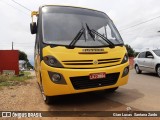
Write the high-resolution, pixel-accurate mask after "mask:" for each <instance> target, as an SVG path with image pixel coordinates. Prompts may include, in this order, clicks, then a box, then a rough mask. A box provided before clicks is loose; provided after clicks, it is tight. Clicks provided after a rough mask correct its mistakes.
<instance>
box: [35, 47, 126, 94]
mask: <svg viewBox="0 0 160 120" xmlns="http://www.w3.org/2000/svg"><path fill="white" fill-rule="evenodd" d="M82 49H83V48H74V49H67V48H66V47H62V46H58V47H54V48H51V47H50V46H47V47H45V48H43V56H47V55H51V56H54V57H55V58H56V59H57V60H58V61H59V62H60V63H61V64H62V65H63V66H64V68H54V67H50V66H48V65H47V64H45V63H44V61H43V60H42V61H41V63H40V66H41V70H40V68H39V65H38V66H36V67H38V68H39V72H41V76H42V86H43V89H44V93H45V95H47V96H56V95H63V94H74V93H82V92H89V91H95V90H103V89H108V88H113V87H117V86H121V85H124V84H126V83H127V81H128V75H127V76H125V77H121V76H122V73H123V70H124V68H125V67H127V66H128V65H129V62H126V63H124V64H120V63H121V61H122V59H123V57H124V55H125V53H126V49H125V47H120V46H117V47H115V48H112V49H111V48H104V50H105V51H107V53H106V54H79V52H81V51H82ZM109 58H121V60H120V61H119V62H118V64H119V65H116V66H112V67H104V66H110V65H113V63H107V65H104V64H98V65H97V64H95V65H82V66H78V65H77V66H76V65H68V66H67V65H64V63H63V62H62V61H64V60H98V59H109ZM78 67H81V68H84V69H78ZM74 68H77V69H74ZM85 68H89V69H85ZM37 71H38V70H37ZM48 71H50V72H57V73H60V74H62V75H63V77H64V79H65V81H66V83H67V84H66V85H63V84H55V83H53V82H52V81H51V79H50V77H49V75H48ZM100 72H105V73H106V74H109V73H115V72H120V76H119V79H118V81H117V83H116V84H115V85H111V86H104V87H97V88H89V89H82V90H75V89H74V87H73V86H72V83H71V81H70V77H75V76H88V75H89V74H91V73H100ZM97 80H98V79H97ZM38 81H39V80H38Z"/></svg>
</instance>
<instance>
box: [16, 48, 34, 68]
mask: <svg viewBox="0 0 160 120" xmlns="http://www.w3.org/2000/svg"><path fill="white" fill-rule="evenodd" d="M19 60H24V61H26V64H27V65H26V66H27V68H28V69H33V66H32V65H31V63H30V62H29V60H28V57H27V54H26V53H25V52H23V51H20V50H19Z"/></svg>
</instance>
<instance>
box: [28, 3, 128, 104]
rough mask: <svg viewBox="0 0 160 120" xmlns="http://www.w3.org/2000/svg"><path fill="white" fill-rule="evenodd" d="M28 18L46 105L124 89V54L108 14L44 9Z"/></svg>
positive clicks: (122, 44) (36, 66) (64, 8)
mask: <svg viewBox="0 0 160 120" xmlns="http://www.w3.org/2000/svg"><path fill="white" fill-rule="evenodd" d="M31 16H32V22H31V24H30V29H31V33H32V34H36V41H35V53H34V59H35V73H36V77H37V80H38V83H39V86H40V88H41V91H42V95H43V98H44V101H45V102H46V103H47V104H49V103H51V102H52V99H51V98H52V96H58V95H65V94H75V93H82V92H89V91H97V90H109V91H115V90H116V89H117V88H118V87H119V86H121V85H125V84H127V81H128V73H129V62H128V55H127V51H126V48H125V46H124V42H123V40H122V38H121V36H120V34H119V32H118V30H117V28H116V27H115V25H114V23H113V21H112V20H111V19H110V18H109V17H108V15H107V14H105V13H104V12H101V11H97V10H92V9H87V8H80V7H73V6H58V5H44V6H41V7H40V8H39V11H33V12H32V13H31ZM34 16H36V17H37V18H36V19H35V18H34ZM35 20H36V22H35Z"/></svg>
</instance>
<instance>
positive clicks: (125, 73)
mask: <svg viewBox="0 0 160 120" xmlns="http://www.w3.org/2000/svg"><path fill="white" fill-rule="evenodd" d="M128 73H129V66H127V67H125V68H124V70H123V74H122V77H124V76H126V75H128Z"/></svg>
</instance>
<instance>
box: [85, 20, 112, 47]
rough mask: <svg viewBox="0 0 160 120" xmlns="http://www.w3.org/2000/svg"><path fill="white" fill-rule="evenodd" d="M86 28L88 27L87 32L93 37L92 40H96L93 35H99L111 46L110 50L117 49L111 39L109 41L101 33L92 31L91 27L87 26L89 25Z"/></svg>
mask: <svg viewBox="0 0 160 120" xmlns="http://www.w3.org/2000/svg"><path fill="white" fill-rule="evenodd" d="M86 27H87V30H88V32H89V34H90V36H91V37H92V39H94V40H95V38H94V35H93V33H94V34H96V35H98V36H99V37H101V38H102V39H103V40H104V41H106V42H107V43H108V44H109V47H110V48H114V47H115V45H114V43H112V42H111V41H110V40H109V39H107V38H106V37H105V36H103V35H102V34H100V33H99V32H97V31H96V30H94V29H90V28H89V26H88V25H87V23H86Z"/></svg>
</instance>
